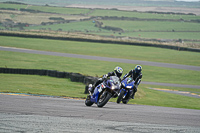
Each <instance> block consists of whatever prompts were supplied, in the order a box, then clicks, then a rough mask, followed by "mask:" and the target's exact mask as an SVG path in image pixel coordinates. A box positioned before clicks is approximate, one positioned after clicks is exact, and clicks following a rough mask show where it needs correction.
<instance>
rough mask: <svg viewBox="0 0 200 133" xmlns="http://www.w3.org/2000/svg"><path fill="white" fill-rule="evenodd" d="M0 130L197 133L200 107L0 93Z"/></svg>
mask: <svg viewBox="0 0 200 133" xmlns="http://www.w3.org/2000/svg"><path fill="white" fill-rule="evenodd" d="M0 132H1V133H16V132H18V133H38V132H48V133H59V132H67V133H86V132H87V133H91V132H98V133H102V132H103V133H104V132H105V133H122V132H123V133H128V132H129V133H133V132H135V133H199V132H200V110H192V109H180V108H169V107H157V106H143V105H129V104H127V105H125V104H117V103H114V102H108V103H107V104H106V105H105V106H104V107H103V108H98V107H97V106H96V104H94V105H92V106H91V107H87V106H85V104H84V100H74V99H64V98H52V97H36V96H21V95H5V94H0Z"/></svg>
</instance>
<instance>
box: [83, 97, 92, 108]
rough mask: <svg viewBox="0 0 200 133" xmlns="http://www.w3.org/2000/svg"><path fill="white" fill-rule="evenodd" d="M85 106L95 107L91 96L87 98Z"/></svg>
mask: <svg viewBox="0 0 200 133" xmlns="http://www.w3.org/2000/svg"><path fill="white" fill-rule="evenodd" d="M85 105H86V106H92V105H93V102H91V100H90V95H88V96H87V98H86V100H85Z"/></svg>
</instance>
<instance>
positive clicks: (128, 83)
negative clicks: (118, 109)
mask: <svg viewBox="0 0 200 133" xmlns="http://www.w3.org/2000/svg"><path fill="white" fill-rule="evenodd" d="M134 83H135V81H134V80H133V78H131V77H128V78H126V79H124V80H123V81H122V82H121V90H120V91H119V95H118V98H117V103H120V102H121V101H122V103H124V104H127V103H128V101H129V99H130V95H131V94H132V93H133V87H134Z"/></svg>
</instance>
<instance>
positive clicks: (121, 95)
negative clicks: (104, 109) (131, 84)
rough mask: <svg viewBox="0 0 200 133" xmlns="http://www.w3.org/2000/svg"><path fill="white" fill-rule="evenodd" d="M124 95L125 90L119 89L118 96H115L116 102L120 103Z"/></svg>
mask: <svg viewBox="0 0 200 133" xmlns="http://www.w3.org/2000/svg"><path fill="white" fill-rule="evenodd" d="M124 95H125V91H124V90H121V92H120V94H119V96H118V98H117V103H120V102H121V101H122V99H123V97H124Z"/></svg>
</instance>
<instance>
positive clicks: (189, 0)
mask: <svg viewBox="0 0 200 133" xmlns="http://www.w3.org/2000/svg"><path fill="white" fill-rule="evenodd" d="M176 1H187V2H198V1H200V0H176Z"/></svg>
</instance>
